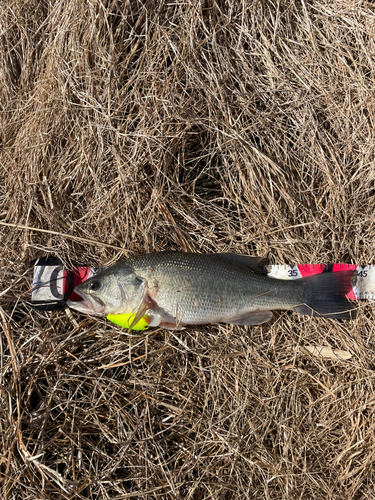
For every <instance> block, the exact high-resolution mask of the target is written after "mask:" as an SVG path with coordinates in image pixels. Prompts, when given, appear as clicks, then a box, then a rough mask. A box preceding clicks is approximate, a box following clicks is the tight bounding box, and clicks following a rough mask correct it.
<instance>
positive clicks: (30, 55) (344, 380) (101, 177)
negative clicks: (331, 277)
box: [0, 0, 375, 500]
mask: <svg viewBox="0 0 375 500" xmlns="http://www.w3.org/2000/svg"><path fill="white" fill-rule="evenodd" d="M0 33H1V44H0V176H1V179H0V221H1V222H0V237H1V247H0V269H1V271H0V274H1V287H0V307H1V308H0V314H1V328H2V332H1V335H0V439H1V444H0V477H1V488H2V491H1V498H3V499H4V500H10V499H21V498H22V499H24V500H27V499H33V500H34V499H48V500H52V499H77V500H78V499H93V500H94V499H95V500H96V499H125V498H140V499H141V498H144V499H146V498H147V499H150V498H163V499H164V498H165V499H173V498H176V499H194V500H195V499H202V500H203V499H222V500H224V499H226V500H227V499H231V498H236V499H245V498H257V499H272V500H273V499H300V498H301V499H302V498H303V499H316V500H317V499H325V500H326V499H337V500H338V499H340V500H341V499H343V498H345V499H359V498H374V497H375V493H374V491H375V484H374V465H375V438H374V430H375V421H374V405H375V375H374V373H375V372H374V369H375V364H374V349H375V344H374V329H373V319H374V315H373V307H372V306H371V304H366V303H362V304H360V305H359V307H360V309H359V313H358V316H357V319H356V320H354V321H351V322H342V323H339V322H334V321H331V320H323V319H309V318H305V317H300V316H298V315H297V314H292V313H283V314H277V315H275V316H274V318H273V320H272V321H271V322H269V323H267V324H265V325H262V326H258V327H253V328H250V327H228V326H226V325H223V326H207V327H201V328H189V329H187V330H186V331H183V332H177V333H174V332H168V331H165V330H154V331H150V332H148V333H147V334H146V335H138V336H137V337H129V336H128V335H127V334H126V332H125V331H124V330H121V329H120V328H117V327H115V326H114V325H111V324H108V323H107V322H106V321H104V320H95V319H91V318H87V317H84V316H81V315H79V314H77V313H74V312H69V311H65V310H60V311H57V312H54V313H41V312H37V311H34V310H31V309H30V307H28V305H27V303H26V300H27V299H29V298H30V288H31V282H30V274H28V273H27V272H26V270H27V265H28V262H29V261H30V260H31V259H32V258H35V257H38V256H41V255H57V256H59V257H60V258H61V259H62V260H63V261H64V262H66V263H67V264H68V265H74V264H77V263H78V264H79V263H87V264H89V265H94V266H99V265H103V264H110V263H113V262H115V261H117V260H119V259H120V258H123V257H126V256H129V255H133V254H137V253H141V252H151V251H157V250H163V249H168V250H171V249H175V250H183V251H186V250H191V251H197V252H220V251H231V252H236V253H245V254H253V255H264V256H268V257H269V258H270V259H271V261H272V262H273V263H294V262H299V263H309V262H325V263H329V262H347V263H359V264H361V263H365V264H366V263H372V262H373V254H374V243H375V239H374V235H375V220H374V217H373V214H374V211H375V188H374V178H375V169H374V153H375V132H374V123H375V105H374V82H375V38H374V37H375V15H374V10H373V6H372V4H371V3H367V2H362V1H357V0H345V1H334V2H332V1H324V0H322V1H317V0H311V1H299V0H298V1H297V0H295V1H294V0H291V1H283V0H280V1H275V2H272V1H268V0H262V1H255V0H243V1H226V0H212V1H203V0H187V1H185V2H168V1H162V0H145V1H138V0H128V1H126V2H125V1H120V0H64V1H62V0H27V1H26V0H5V1H3V2H2V3H1V10H0ZM4 223H6V224H10V226H9V225H8V226H6V225H4ZM40 230H43V231H44V232H41V231H40ZM309 346H310V348H311V346H318V347H326V348H330V349H336V350H340V351H345V353H347V354H346V355H342V356H337V357H336V358H334V359H331V358H328V357H324V356H323V357H322V356H320V355H318V353H317V351H312V352H311V350H310V351H309V350H306V348H307V347H309ZM326 352H327V350H326V351H323V353H326ZM348 355H350V356H351V357H350V359H348Z"/></svg>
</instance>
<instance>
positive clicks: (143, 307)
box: [129, 300, 149, 332]
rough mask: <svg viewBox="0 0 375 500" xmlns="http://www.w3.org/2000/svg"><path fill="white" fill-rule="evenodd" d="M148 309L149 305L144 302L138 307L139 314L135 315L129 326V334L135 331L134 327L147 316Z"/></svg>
mask: <svg viewBox="0 0 375 500" xmlns="http://www.w3.org/2000/svg"><path fill="white" fill-rule="evenodd" d="M148 309H149V305H148V303H147V302H145V301H144V300H143V301H142V302H141V305H140V306H139V307H138V309H137V312H136V313H135V316H134V318H133V321H132V322H131V323H130V325H129V332H131V331H132V329H133V326H135V325H136V324H137V323H138V321H139V320H140V319H141V318H143V316H144V315H145V314H146V312H147V311H148Z"/></svg>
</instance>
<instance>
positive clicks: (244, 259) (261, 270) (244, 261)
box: [215, 253, 269, 274]
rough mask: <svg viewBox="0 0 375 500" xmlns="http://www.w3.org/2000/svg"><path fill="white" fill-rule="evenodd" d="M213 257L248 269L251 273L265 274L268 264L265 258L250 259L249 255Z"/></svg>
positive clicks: (222, 254) (223, 254)
mask: <svg viewBox="0 0 375 500" xmlns="http://www.w3.org/2000/svg"><path fill="white" fill-rule="evenodd" d="M215 256H216V257H218V258H220V259H226V260H229V261H230V262H233V263H235V264H239V265H241V266H244V267H248V268H249V269H250V270H251V271H253V273H256V274H267V270H266V268H265V266H267V265H268V264H269V262H268V259H267V257H251V256H250V255H236V254H234V253H218V254H215Z"/></svg>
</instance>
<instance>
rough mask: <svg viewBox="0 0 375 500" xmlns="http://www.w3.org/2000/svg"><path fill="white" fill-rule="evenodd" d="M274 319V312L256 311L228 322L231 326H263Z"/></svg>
mask: <svg viewBox="0 0 375 500" xmlns="http://www.w3.org/2000/svg"><path fill="white" fill-rule="evenodd" d="M271 318H272V311H254V312H251V313H247V314H244V315H243V316H239V317H237V318H236V319H233V320H231V321H228V322H227V323H230V324H231V325H261V324H262V323H266V322H267V321H269V320H270V319H271Z"/></svg>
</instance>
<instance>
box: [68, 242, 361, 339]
mask: <svg viewBox="0 0 375 500" xmlns="http://www.w3.org/2000/svg"><path fill="white" fill-rule="evenodd" d="M266 264H267V260H266V259H264V258H262V257H253V256H248V255H237V254H232V253H216V254H200V253H184V252H171V251H165V252H156V253H149V254H143V255H138V256H134V257H130V258H128V259H126V260H123V261H120V262H118V263H117V264H114V265H112V266H110V267H108V268H107V269H105V270H102V271H101V272H99V273H98V274H97V275H95V276H94V277H92V278H90V279H88V280H87V281H84V282H83V283H81V284H79V285H78V286H76V287H75V288H74V292H75V293H76V294H78V295H79V296H80V297H81V299H82V300H80V301H72V300H68V301H67V305H68V306H69V307H70V308H72V309H75V310H77V311H80V312H81V313H85V314H90V315H94V316H95V315H96V316H107V315H108V314H116V315H118V314H129V313H132V314H135V317H134V320H133V322H132V324H133V325H135V324H136V323H137V322H138V321H139V320H140V319H141V318H142V317H144V316H145V315H147V317H148V318H150V320H151V321H150V323H149V325H150V326H160V327H165V328H169V329H175V330H178V329H182V328H184V327H186V326H188V325H203V324H210V323H229V324H235V325H260V324H263V323H265V322H266V321H269V320H270V319H271V318H272V315H273V311H276V310H291V311H295V312H297V313H300V314H304V315H308V316H321V317H325V318H335V319H349V318H352V317H354V313H355V311H354V306H353V304H352V303H351V302H349V301H348V300H347V298H346V294H347V293H348V292H349V291H350V290H351V289H352V280H353V279H354V271H338V272H334V273H322V274H317V275H313V276H308V277H305V278H300V279H296V280H281V279H276V278H271V277H269V276H267V271H266V269H265V265H266ZM131 326H132V325H130V328H131Z"/></svg>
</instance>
